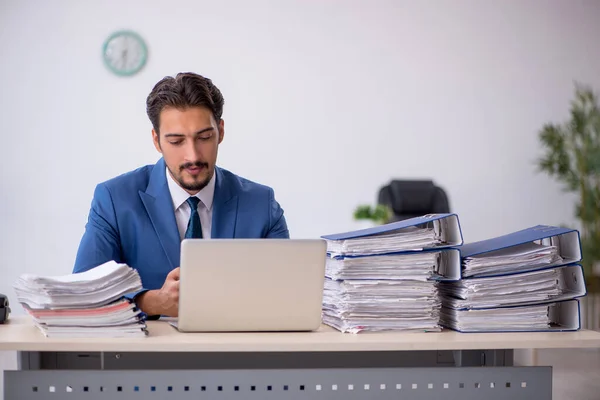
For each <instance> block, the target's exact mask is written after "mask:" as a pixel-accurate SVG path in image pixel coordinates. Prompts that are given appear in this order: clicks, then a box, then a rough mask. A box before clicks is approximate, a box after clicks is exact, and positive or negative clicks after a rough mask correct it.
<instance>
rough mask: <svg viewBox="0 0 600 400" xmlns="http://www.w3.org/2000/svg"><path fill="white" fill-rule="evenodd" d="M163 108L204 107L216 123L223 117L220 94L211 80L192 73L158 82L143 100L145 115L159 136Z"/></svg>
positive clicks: (165, 78) (181, 74) (168, 77)
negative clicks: (144, 100)
mask: <svg viewBox="0 0 600 400" xmlns="http://www.w3.org/2000/svg"><path fill="white" fill-rule="evenodd" d="M165 107H174V108H178V109H186V108H189V107H206V108H208V109H209V110H210V111H211V112H212V114H213V116H214V117H215V120H216V122H217V123H219V121H220V120H221V116H222V115H223V95H222V94H221V91H220V90H219V89H218V88H217V87H216V86H215V85H214V84H213V83H212V81H211V80H210V79H208V78H205V77H203V76H202V75H198V74H195V73H193V72H180V73H178V74H177V75H176V76H175V77H172V76H166V77H164V78H163V79H161V80H160V81H159V82H158V83H157V84H156V85H154V88H152V91H151V92H150V94H149V95H148V98H147V99H146V113H147V114H148V118H150V122H151V123H152V127H153V128H154V130H155V131H156V133H159V131H158V127H159V126H160V112H161V111H162V110H163V109H164V108H165Z"/></svg>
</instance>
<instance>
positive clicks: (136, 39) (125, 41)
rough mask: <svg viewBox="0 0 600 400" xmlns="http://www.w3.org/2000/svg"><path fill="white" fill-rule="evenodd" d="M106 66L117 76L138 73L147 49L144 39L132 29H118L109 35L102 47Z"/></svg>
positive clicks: (144, 60) (142, 65) (146, 56)
mask: <svg viewBox="0 0 600 400" xmlns="http://www.w3.org/2000/svg"><path fill="white" fill-rule="evenodd" d="M102 58H103V59H104V64H105V65H106V67H107V68H108V69H109V70H110V71H112V72H113V73H115V74H116V75H119V76H130V75H134V74H136V73H138V72H139V71H140V70H141V69H142V68H143V67H144V65H145V64H146V60H147V58H148V49H147V47H146V43H145V42H144V39H142V38H141V36H140V35H138V34H137V33H135V32H132V31H118V32H115V33H113V34H112V35H110V36H109V37H108V38H107V39H106V41H105V42H104V46H103V47H102Z"/></svg>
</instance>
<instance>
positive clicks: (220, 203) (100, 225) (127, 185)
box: [73, 73, 289, 316]
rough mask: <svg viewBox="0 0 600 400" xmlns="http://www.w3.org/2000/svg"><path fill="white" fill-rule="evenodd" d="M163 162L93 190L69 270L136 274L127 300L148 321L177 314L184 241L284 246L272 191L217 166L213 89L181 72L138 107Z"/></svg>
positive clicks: (218, 102)
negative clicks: (104, 268)
mask: <svg viewBox="0 0 600 400" xmlns="http://www.w3.org/2000/svg"><path fill="white" fill-rule="evenodd" d="M146 111H147V114H148V117H149V119H150V122H151V123H152V127H153V129H152V138H153V141H154V146H155V147H156V150H157V151H158V152H159V153H161V155H162V157H161V158H160V159H159V161H158V162H157V163H156V164H154V165H146V166H143V167H141V168H138V169H136V170H133V171H130V172H127V173H125V174H122V175H120V176H117V177H115V178H112V179H110V180H108V181H106V182H103V183H100V184H99V185H97V186H96V189H95V191H94V196H93V199H92V203H91V209H90V213H89V217H88V221H87V223H86V226H85V232H84V234H83V237H82V239H81V243H80V245H79V249H78V251H77V257H76V260H75V266H74V269H73V272H75V273H77V272H82V271H86V270H89V269H91V268H94V267H96V266H98V265H100V264H103V263H105V262H107V261H110V260H114V261H116V262H119V263H127V264H128V265H129V266H130V267H132V268H134V269H136V270H137V271H138V272H139V274H140V276H141V279H142V284H143V287H144V290H142V291H140V292H139V293H135V294H132V297H133V298H134V299H135V302H136V303H137V305H138V307H139V308H140V309H141V310H142V311H144V312H145V313H146V314H148V315H150V316H157V315H167V316H177V311H178V301H179V259H180V242H181V240H183V239H184V238H289V232H288V228H287V224H286V221H285V217H284V215H283V210H282V208H281V207H280V205H279V203H278V202H277V201H276V200H275V197H274V194H273V189H271V188H270V187H267V186H264V185H261V184H258V183H254V182H251V181H249V180H247V179H244V178H242V177H240V176H237V175H235V174H233V173H231V172H229V171H227V170H225V169H222V168H220V167H218V166H217V165H216V163H217V153H218V150H219V145H220V144H221V142H223V138H224V137H225V127H224V122H223V119H222V118H221V116H222V113H223V96H222V94H221V92H220V91H219V89H218V88H217V87H216V86H215V85H214V84H213V83H212V81H211V80H210V79H208V78H205V77H203V76H200V75H197V74H194V73H180V74H177V76H175V77H165V78H164V79H162V80H161V81H159V82H158V83H157V84H156V85H155V86H154V88H153V89H152V91H151V92H150V94H149V95H148V98H147V100H146Z"/></svg>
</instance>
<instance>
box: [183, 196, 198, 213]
mask: <svg viewBox="0 0 600 400" xmlns="http://www.w3.org/2000/svg"><path fill="white" fill-rule="evenodd" d="M186 202H187V203H188V204H189V206H190V208H191V209H192V212H194V211H198V203H200V199H199V198H197V197H196V196H193V197H188V199H187V200H186Z"/></svg>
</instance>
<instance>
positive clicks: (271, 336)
mask: <svg viewBox="0 0 600 400" xmlns="http://www.w3.org/2000/svg"><path fill="white" fill-rule="evenodd" d="M148 331H149V335H148V336H147V337H144V338H82V339H79V338H46V337H44V335H43V334H42V333H41V332H40V331H39V330H38V329H37V328H36V327H35V326H34V325H33V323H32V322H31V320H30V319H29V317H12V318H11V319H10V320H9V321H8V322H7V323H6V324H4V325H0V351H4V350H12V351H14V350H16V351H82V352H95V351H110V352H114V351H119V352H126V351H133V352H148V351H153V352H163V351H164V352H179V351H184V352H192V351H193V352H315V351H317V352H321V351H407V350H478V349H542V348H600V332H594V331H587V330H581V331H578V332H543V333H539V332H535V333H533V332H532V333H530V332H526V333H459V332H454V331H443V332H439V333H438V332H428V333H400V332H389V333H388V332H381V333H361V334H349V333H341V332H338V331H336V330H334V329H333V328H330V327H328V326H322V327H321V328H320V329H319V330H317V331H315V332H285V333H278V332H260V333H181V332H179V331H177V330H176V329H175V328H173V327H172V326H171V325H169V324H168V323H167V322H162V321H149V322H148Z"/></svg>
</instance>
